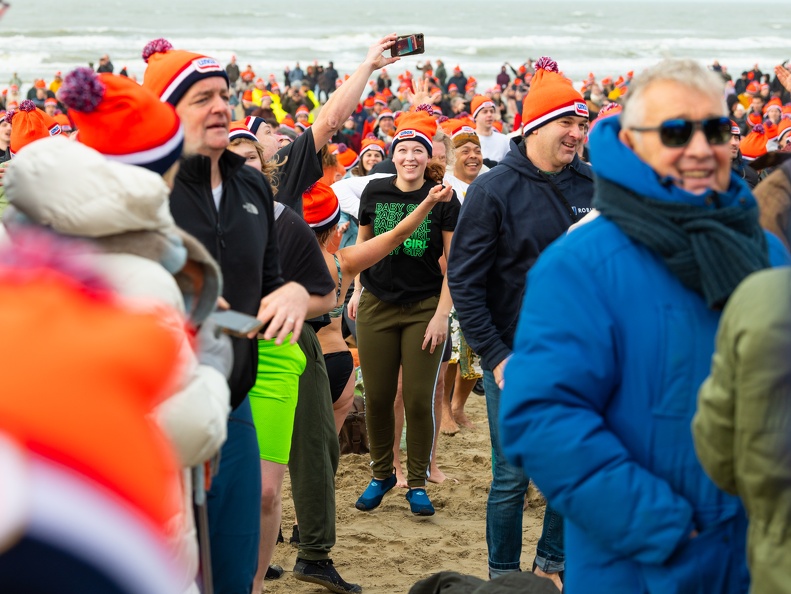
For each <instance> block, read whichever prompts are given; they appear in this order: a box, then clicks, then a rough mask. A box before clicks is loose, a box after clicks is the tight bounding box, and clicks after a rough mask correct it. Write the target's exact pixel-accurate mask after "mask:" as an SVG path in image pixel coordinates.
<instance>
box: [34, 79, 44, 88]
mask: <svg viewBox="0 0 791 594" xmlns="http://www.w3.org/2000/svg"><path fill="white" fill-rule="evenodd" d="M33 86H34V87H35V88H37V89H46V88H47V83H46V82H45V81H44V79H43V78H38V79H36V82H34V83H33Z"/></svg>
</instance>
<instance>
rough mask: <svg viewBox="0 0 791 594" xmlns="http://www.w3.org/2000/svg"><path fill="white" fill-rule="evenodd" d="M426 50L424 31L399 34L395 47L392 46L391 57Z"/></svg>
mask: <svg viewBox="0 0 791 594" xmlns="http://www.w3.org/2000/svg"><path fill="white" fill-rule="evenodd" d="M425 51H426V48H425V46H424V43H423V34H422V33H413V34H412V35H399V36H398V38H397V39H396V42H395V44H393V47H391V48H390V57H392V58H396V57H399V58H400V57H402V56H414V55H416V54H422V53H424V52H425Z"/></svg>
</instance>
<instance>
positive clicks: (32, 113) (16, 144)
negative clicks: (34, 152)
mask: <svg viewBox="0 0 791 594" xmlns="http://www.w3.org/2000/svg"><path fill="white" fill-rule="evenodd" d="M44 116H47V114H45V113H44V112H43V111H41V110H40V109H36V104H35V103H33V102H32V101H31V100H30V99H25V100H24V101H23V102H22V103H21V104H20V106H19V111H10V112H8V114H7V115H6V121H7V122H8V123H9V124H11V142H10V143H9V145H8V149H9V151H10V152H11V156H12V157H13V156H14V155H15V154H16V153H18V152H19V151H20V150H21V149H22V148H24V147H25V146H27V145H28V144H30V143H31V142H35V141H36V140H41V139H42V138H47V137H48V136H50V131H49V127H50V126H49V123H48V120H52V118H50V117H49V116H47V117H46V118H45V117H44Z"/></svg>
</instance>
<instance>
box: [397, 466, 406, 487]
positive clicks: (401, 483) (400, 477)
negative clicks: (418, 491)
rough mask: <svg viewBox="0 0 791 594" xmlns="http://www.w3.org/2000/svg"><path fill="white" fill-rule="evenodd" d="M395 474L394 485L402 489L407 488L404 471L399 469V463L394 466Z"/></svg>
mask: <svg viewBox="0 0 791 594" xmlns="http://www.w3.org/2000/svg"><path fill="white" fill-rule="evenodd" d="M395 475H396V484H395V486H396V487H401V488H402V489H408V488H409V483H407V482H406V477H405V476H404V471H403V470H401V465H400V464H399V465H398V466H396V468H395Z"/></svg>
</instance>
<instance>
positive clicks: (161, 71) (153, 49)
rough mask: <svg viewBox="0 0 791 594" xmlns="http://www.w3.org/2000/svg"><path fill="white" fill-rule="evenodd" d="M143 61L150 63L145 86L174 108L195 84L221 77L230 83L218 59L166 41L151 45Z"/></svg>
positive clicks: (146, 48)
mask: <svg viewBox="0 0 791 594" xmlns="http://www.w3.org/2000/svg"><path fill="white" fill-rule="evenodd" d="M143 60H144V61H145V62H146V63H147V64H148V67H147V68H146V72H145V74H144V75H143V86H144V87H146V88H148V89H149V90H150V91H153V92H154V94H155V95H156V96H157V97H159V98H160V99H161V100H162V101H167V102H168V103H170V104H171V105H173V106H175V105H176V104H177V103H178V102H179V100H180V99H181V98H182V97H183V96H184V93H186V92H187V91H188V90H189V88H190V87H191V86H192V85H194V84H195V83H196V82H198V81H199V80H202V79H204V78H210V77H212V76H219V77H221V78H223V79H225V83H226V84H229V82H228V75H227V74H226V73H225V69H224V68H223V67H222V66H221V65H220V63H219V62H218V61H217V60H215V59H214V58H210V57H209V56H204V55H203V54H194V53H192V52H186V51H184V50H175V49H173V46H172V45H171V44H170V42H169V41H167V40H166V39H161V38H160V39H155V40H154V41H151V42H149V43H148V44H147V45H146V47H145V48H144V49H143Z"/></svg>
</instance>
